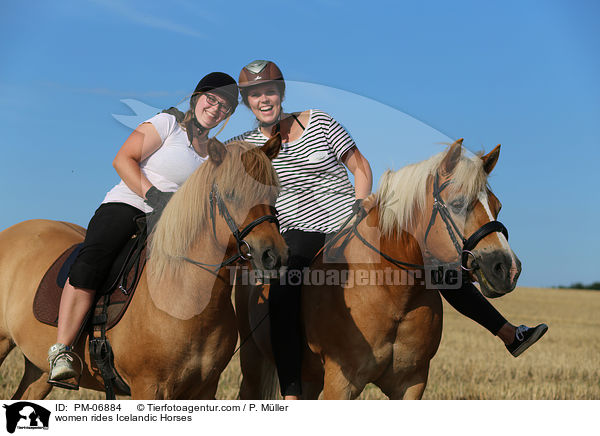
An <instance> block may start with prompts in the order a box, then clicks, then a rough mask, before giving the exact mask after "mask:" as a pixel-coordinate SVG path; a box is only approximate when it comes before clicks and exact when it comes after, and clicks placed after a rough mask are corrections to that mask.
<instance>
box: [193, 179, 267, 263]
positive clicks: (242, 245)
mask: <svg viewBox="0 0 600 436" xmlns="http://www.w3.org/2000/svg"><path fill="white" fill-rule="evenodd" d="M208 199H209V201H210V219H211V221H212V228H213V234H214V236H215V239H216V237H217V230H216V219H215V204H216V208H217V209H218V210H219V215H221V216H222V217H223V219H224V220H225V222H226V223H227V226H228V227H229V230H231V233H232V235H233V237H234V238H235V241H236V243H237V248H238V252H237V253H236V254H234V255H233V256H231V257H230V258H229V259H227V260H225V261H223V262H221V263H220V264H207V263H202V262H198V261H195V260H192V259H189V258H187V257H182V259H183V260H185V261H186V262H189V263H191V264H193V265H196V266H199V267H215V268H216V269H215V270H214V271H212V272H217V271H219V270H220V269H221V268H223V267H224V266H227V265H230V264H232V263H234V262H236V261H237V260H239V259H242V260H251V259H252V253H251V248H252V247H251V246H250V244H249V243H248V242H246V241H245V240H244V238H245V237H246V236H248V234H250V232H251V231H252V230H253V229H254V228H255V227H256V226H258V225H260V224H262V223H264V222H265V221H269V222H272V223H274V224H275V225H276V226H277V228H279V220H278V219H277V216H276V214H277V212H276V211H275V208H273V207H271V210H272V212H273V214H272V215H264V216H261V217H260V218H257V219H255V220H254V221H252V222H251V223H250V224H248V225H247V226H246V227H244V228H243V229H242V230H240V229H239V228H238V226H237V224H236V223H235V221H234V219H233V218H232V217H231V214H230V213H229V210H227V206H226V205H225V202H224V201H223V197H222V196H221V194H220V193H219V189H218V187H217V185H216V184H213V186H212V189H211V191H210V194H209V197H208ZM205 269H206V268H205Z"/></svg>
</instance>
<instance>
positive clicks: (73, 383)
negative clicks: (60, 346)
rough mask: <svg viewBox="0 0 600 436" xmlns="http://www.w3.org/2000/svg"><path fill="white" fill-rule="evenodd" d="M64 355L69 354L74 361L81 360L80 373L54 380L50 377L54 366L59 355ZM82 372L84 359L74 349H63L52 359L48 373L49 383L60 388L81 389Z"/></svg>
mask: <svg viewBox="0 0 600 436" xmlns="http://www.w3.org/2000/svg"><path fill="white" fill-rule="evenodd" d="M63 356H69V357H71V360H72V361H74V362H79V374H78V375H77V376H75V377H71V378H67V379H64V380H52V379H51V378H50V373H52V368H53V367H54V362H56V360H57V359H58V358H59V357H63ZM82 373H83V361H82V360H81V357H79V355H78V354H77V353H75V352H74V351H66V350H65V351H61V352H60V353H58V354H57V355H56V356H55V357H54V359H52V362H51V363H50V372H49V373H48V383H49V384H51V385H52V386H57V387H59V388H63V389H69V390H72V391H78V390H79V382H80V381H81V374H82Z"/></svg>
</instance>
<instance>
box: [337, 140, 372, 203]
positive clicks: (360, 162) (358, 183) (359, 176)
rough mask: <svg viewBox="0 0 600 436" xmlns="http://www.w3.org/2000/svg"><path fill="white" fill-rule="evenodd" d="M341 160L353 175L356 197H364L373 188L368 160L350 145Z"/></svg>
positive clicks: (356, 148)
mask: <svg viewBox="0 0 600 436" xmlns="http://www.w3.org/2000/svg"><path fill="white" fill-rule="evenodd" d="M342 162H343V163H344V165H346V166H347V167H348V169H349V170H350V172H351V173H352V174H353V175H354V192H355V195H356V198H357V199H363V198H366V197H367V196H368V195H369V194H370V193H371V189H372V188H373V173H372V171H371V165H369V161H368V160H367V159H366V158H365V157H364V156H363V155H362V154H361V152H360V151H359V150H358V147H352V148H351V149H350V150H348V151H347V152H346V153H345V154H344V155H343V156H342Z"/></svg>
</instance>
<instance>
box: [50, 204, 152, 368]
mask: <svg viewBox="0 0 600 436" xmlns="http://www.w3.org/2000/svg"><path fill="white" fill-rule="evenodd" d="M141 213H142V212H141V211H140V210H139V209H136V208H134V207H132V206H129V205H127V204H123V203H107V204H103V205H101V206H100V207H99V208H98V210H97V211H96V213H95V214H94V216H93V217H92V219H91V221H90V224H89V226H88V230H87V233H86V237H85V240H84V243H83V246H82V248H81V250H80V252H79V254H78V255H77V258H76V259H75V262H74V263H73V265H72V266H71V270H70V272H69V278H68V280H67V283H66V284H65V287H64V289H63V293H62V296H61V300H60V306H59V313H58V331H57V338H56V341H57V344H55V345H53V346H52V347H51V349H50V351H49V352H48V354H49V360H51V361H53V362H54V365H53V368H52V371H51V374H50V379H51V380H60V379H64V378H70V377H73V376H74V375H73V373H74V369H73V367H72V365H71V364H70V361H69V360H68V359H67V358H65V359H61V358H59V357H57V356H58V355H60V353H61V352H62V351H65V350H67V351H68V350H70V348H71V346H73V345H74V343H75V342H76V341H77V338H78V335H79V332H80V330H81V328H82V325H83V323H84V321H85V319H86V317H87V314H88V313H89V312H90V309H91V308H92V304H93V302H94V299H95V294H96V290H98V289H100V287H101V286H102V284H103V283H104V281H105V280H106V276H107V274H108V272H109V271H110V268H111V266H112V263H113V262H114V259H115V258H116V257H117V255H118V254H119V251H120V250H121V249H122V248H123V246H124V245H125V243H126V242H127V240H128V239H129V238H131V236H132V235H133V234H134V233H135V231H136V224H135V222H134V217H135V216H137V215H139V214H141Z"/></svg>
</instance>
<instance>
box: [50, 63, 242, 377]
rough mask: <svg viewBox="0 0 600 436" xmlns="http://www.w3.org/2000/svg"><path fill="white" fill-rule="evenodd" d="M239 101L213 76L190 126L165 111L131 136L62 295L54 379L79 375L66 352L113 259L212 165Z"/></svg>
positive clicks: (223, 77) (194, 104) (200, 89)
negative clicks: (213, 145)
mask: <svg viewBox="0 0 600 436" xmlns="http://www.w3.org/2000/svg"><path fill="white" fill-rule="evenodd" d="M237 103H238V88H237V85H236V82H235V80H234V79H233V78H232V77H230V76H229V75H227V74H225V73H220V72H214V73H210V74H208V75H206V76H205V77H203V78H202V80H200V82H199V83H198V85H197V86H196V89H195V90H194V92H193V94H192V96H191V97H190V108H189V110H188V111H187V112H186V113H185V117H184V119H183V121H181V122H180V123H179V122H177V120H176V118H175V116H174V115H170V114H169V113H160V114H158V115H156V116H154V117H152V118H150V119H149V120H147V121H146V122H144V123H142V124H140V125H139V126H138V127H137V128H136V129H135V130H134V131H133V133H132V134H131V135H130V136H129V138H127V140H126V141H125V143H124V144H123V146H122V147H121V149H120V150H119V152H118V153H117V155H116V157H115V159H114V161H113V166H114V168H115V170H116V171H117V173H118V174H119V176H120V177H121V182H120V183H119V184H118V185H116V186H115V187H114V188H113V189H111V190H110V191H109V192H108V194H107V195H106V197H105V199H104V201H103V202H102V204H101V205H100V207H99V208H98V210H97V211H96V213H95V214H94V216H93V217H92V219H91V221H90V224H89V226H88V230H87V233H86V237H85V241H84V243H83V246H82V248H81V250H80V252H79V254H78V256H77V258H76V260H75V262H74V263H73V265H72V267H71V269H70V272H69V278H68V280H67V282H66V284H65V287H64V289H63V293H62V297H61V301H60V309H59V316H58V333H57V339H56V342H57V343H56V344H54V345H53V346H52V347H50V350H49V351H48V360H49V362H50V376H49V381H59V380H64V379H69V378H72V377H75V376H76V375H77V372H76V371H75V369H74V368H73V365H72V362H71V358H70V356H69V355H68V354H66V353H65V352H67V351H71V347H72V346H73V345H74V342H75V341H76V339H77V336H78V333H79V331H80V329H81V327H82V323H83V322H84V319H85V318H86V315H87V314H88V312H89V311H90V309H91V307H92V303H93V301H94V298H95V294H96V292H97V291H98V289H99V288H100V286H102V284H103V282H104V280H106V275H107V274H108V272H109V270H110V267H111V265H112V263H113V261H114V259H115V258H116V256H117V255H118V253H119V251H120V250H121V248H122V247H123V246H124V244H125V243H126V241H127V240H128V239H130V238H131V236H132V235H133V234H134V233H135V232H136V225H135V222H134V218H135V217H136V216H138V215H140V214H143V213H148V212H152V211H154V212H157V213H160V211H161V210H162V209H163V208H164V207H165V205H166V204H167V202H168V201H169V198H170V197H171V195H173V192H175V191H176V190H177V189H178V188H179V187H180V186H181V185H182V184H183V182H184V181H185V180H186V179H187V178H188V176H190V175H191V174H192V172H194V171H195V169H196V168H198V166H200V164H202V163H203V162H204V161H205V160H206V159H207V143H208V132H209V131H210V129H212V128H213V127H215V126H216V125H217V124H219V123H220V122H221V121H223V120H224V119H225V118H226V117H228V116H230V115H231V114H232V113H233V112H234V111H235V108H236V107H237Z"/></svg>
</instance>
